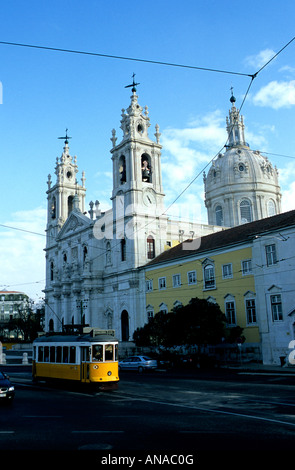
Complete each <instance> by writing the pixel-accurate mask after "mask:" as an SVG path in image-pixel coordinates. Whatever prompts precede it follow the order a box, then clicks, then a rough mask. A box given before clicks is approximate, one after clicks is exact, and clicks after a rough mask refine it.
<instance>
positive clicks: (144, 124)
mask: <svg viewBox="0 0 295 470" xmlns="http://www.w3.org/2000/svg"><path fill="white" fill-rule="evenodd" d="M136 85H138V84H137V83H135V82H134V76H133V84H132V85H128V87H129V86H132V95H131V103H130V105H129V107H128V108H127V110H125V109H122V115H121V129H122V131H123V139H122V140H121V142H120V143H119V144H117V137H116V131H115V130H114V129H113V131H112V138H111V141H112V144H113V148H112V150H111V154H112V160H113V192H112V200H113V205H114V201H115V199H116V197H117V196H123V198H124V207H125V208H126V207H128V206H132V207H135V208H136V212H142V213H146V214H148V213H149V212H150V213H152V214H153V215H155V213H160V212H162V211H163V199H164V194H163V189H162V178H161V149H162V146H161V145H160V143H159V142H160V135H161V134H160V133H159V126H158V125H156V132H155V134H154V135H155V137H156V140H155V141H153V140H151V139H150V138H149V134H148V130H149V127H150V118H149V113H148V107H147V106H145V108H144V111H143V108H142V107H141V106H140V105H139V104H138V96H137V94H136ZM126 88H127V87H126ZM114 210H115V208H114Z"/></svg>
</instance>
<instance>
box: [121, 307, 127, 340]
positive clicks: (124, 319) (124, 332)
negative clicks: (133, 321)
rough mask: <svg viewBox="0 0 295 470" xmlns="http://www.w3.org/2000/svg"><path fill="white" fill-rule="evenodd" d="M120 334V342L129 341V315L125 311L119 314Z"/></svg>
mask: <svg viewBox="0 0 295 470" xmlns="http://www.w3.org/2000/svg"><path fill="white" fill-rule="evenodd" d="M121 332H122V341H128V340H129V315H128V312H127V310H123V312H122V313H121Z"/></svg>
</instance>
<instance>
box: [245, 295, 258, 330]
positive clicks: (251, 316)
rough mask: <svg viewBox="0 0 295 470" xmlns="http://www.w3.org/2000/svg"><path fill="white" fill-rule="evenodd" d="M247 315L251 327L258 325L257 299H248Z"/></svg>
mask: <svg viewBox="0 0 295 470" xmlns="http://www.w3.org/2000/svg"><path fill="white" fill-rule="evenodd" d="M246 315H247V323H248V325H251V324H253V323H256V304H255V299H248V300H246Z"/></svg>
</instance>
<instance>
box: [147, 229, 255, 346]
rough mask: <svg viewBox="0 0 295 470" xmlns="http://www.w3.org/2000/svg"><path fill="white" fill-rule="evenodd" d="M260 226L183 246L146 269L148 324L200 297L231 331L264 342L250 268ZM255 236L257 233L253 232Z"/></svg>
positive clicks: (218, 235)
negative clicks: (234, 329) (215, 307)
mask: <svg viewBox="0 0 295 470" xmlns="http://www.w3.org/2000/svg"><path fill="white" fill-rule="evenodd" d="M255 225H257V222H254V223H253V224H252V223H250V224H246V225H242V226H238V227H234V228H232V229H228V230H223V231H221V232H217V233H214V234H211V235H207V236H205V237H202V238H201V240H200V242H201V243H200V246H199V247H197V246H196V245H197V243H198V242H196V241H191V242H185V243H180V244H179V245H177V246H175V247H174V248H171V249H170V250H167V251H165V252H163V253H162V254H160V255H159V256H158V257H157V258H155V259H153V260H152V261H151V262H150V263H148V264H147V265H146V266H145V268H144V269H145V280H146V315H147V320H148V319H149V318H151V317H153V316H154V315H155V314H157V312H159V311H166V312H169V311H171V310H172V309H173V307H176V306H177V305H186V304H187V303H188V302H189V301H190V299H191V298H193V297H198V298H200V299H207V300H210V301H212V302H216V303H217V304H218V305H219V306H220V308H221V310H222V311H223V312H224V313H225V315H226V318H227V325H228V327H233V326H240V327H241V328H243V329H244V331H243V335H244V336H245V338H246V343H252V345H254V344H256V345H257V343H260V337H259V327H258V315H257V307H256V294H255V280H254V269H253V264H252V240H253V236H254V235H253V228H254V227H255ZM254 232H255V230H254Z"/></svg>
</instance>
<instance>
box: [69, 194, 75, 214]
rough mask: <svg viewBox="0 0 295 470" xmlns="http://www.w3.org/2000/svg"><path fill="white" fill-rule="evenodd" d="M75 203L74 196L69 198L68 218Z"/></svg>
mask: <svg viewBox="0 0 295 470" xmlns="http://www.w3.org/2000/svg"><path fill="white" fill-rule="evenodd" d="M73 201H74V196H69V197H68V216H69V215H70V213H71V212H72V210H73Z"/></svg>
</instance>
